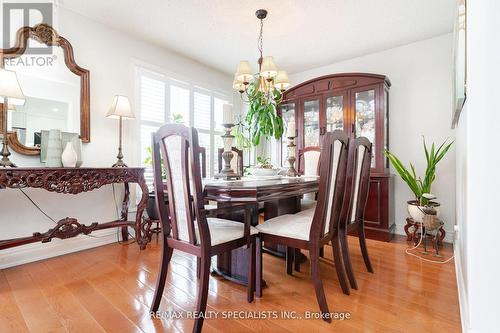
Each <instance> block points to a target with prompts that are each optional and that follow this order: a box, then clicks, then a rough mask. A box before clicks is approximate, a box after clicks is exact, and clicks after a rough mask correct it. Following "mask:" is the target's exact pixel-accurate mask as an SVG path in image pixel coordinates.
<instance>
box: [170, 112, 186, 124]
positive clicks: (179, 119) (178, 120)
mask: <svg viewBox="0 0 500 333" xmlns="http://www.w3.org/2000/svg"><path fill="white" fill-rule="evenodd" d="M172 122H173V123H175V124H184V123H185V121H184V116H183V115H182V114H181V113H172Z"/></svg>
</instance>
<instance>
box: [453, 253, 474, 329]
mask: <svg viewBox="0 0 500 333" xmlns="http://www.w3.org/2000/svg"><path fill="white" fill-rule="evenodd" d="M453 252H454V253H455V274H456V275H457V289H458V303H459V308H460V319H461V321H462V332H464V333H466V332H469V333H471V332H472V330H471V328H470V325H469V300H468V297H467V293H466V285H465V281H464V279H463V274H462V273H463V272H462V254H461V253H460V251H459V250H458V249H457V243H455V246H453Z"/></svg>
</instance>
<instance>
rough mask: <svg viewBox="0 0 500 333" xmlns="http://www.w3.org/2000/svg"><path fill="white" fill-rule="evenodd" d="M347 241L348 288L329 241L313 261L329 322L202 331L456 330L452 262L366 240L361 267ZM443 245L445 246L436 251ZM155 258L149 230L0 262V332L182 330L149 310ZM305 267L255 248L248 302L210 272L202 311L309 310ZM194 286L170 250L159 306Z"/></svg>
mask: <svg viewBox="0 0 500 333" xmlns="http://www.w3.org/2000/svg"><path fill="white" fill-rule="evenodd" d="M349 243H350V247H351V253H352V259H353V264H354V269H355V272H356V274H357V280H358V285H359V289H358V290H353V291H352V293H351V295H350V296H346V295H344V294H342V292H341V290H340V286H339V284H338V281H337V277H336V274H335V271H334V267H333V262H332V251H331V247H330V248H325V250H326V251H325V258H324V259H322V263H321V275H322V277H323V282H324V285H325V292H326V294H327V300H328V305H329V308H330V311H332V312H333V311H335V312H348V313H349V314H350V318H349V319H345V320H335V321H334V322H333V323H332V324H327V323H325V322H323V321H322V320H320V319H302V320H298V319H285V318H277V319H269V320H257V319H242V318H239V319H207V320H206V321H205V325H204V332H273V333H276V332H310V333H314V332H460V330H461V328H460V314H459V307H458V296H457V286H456V279H455V270H454V264H453V261H451V262H450V263H448V264H444V265H437V264H432V263H426V262H422V261H420V260H418V259H417V258H413V257H410V256H408V255H405V253H404V250H405V248H407V247H408V245H407V244H406V242H404V241H397V242H392V243H384V242H377V241H370V240H369V241H368V246H369V251H370V256H371V259H372V264H373V267H374V270H375V274H370V273H368V272H367V271H366V269H365V267H364V264H363V260H362V257H361V253H360V251H359V246H358V243H357V239H356V238H350V240H349ZM450 252H451V250H450V248H449V247H448V248H447V249H445V255H448V256H449V255H450ZM306 254H307V253H306ZM159 258H160V245H159V242H158V241H157V240H156V238H155V239H154V240H153V242H152V244H151V245H150V246H148V249H147V250H145V251H140V250H139V248H138V246H137V245H135V244H133V243H132V244H130V245H120V244H112V245H107V246H103V247H99V248H95V249H91V250H86V251H82V252H78V253H73V254H69V255H65V256H61V257H57V258H53V259H48V260H43V261H39V262H35V263H31V264H26V265H22V266H18V267H13V268H9V269H5V270H3V271H0V331H1V332H43V333H46V332H84V333H91V332H92V333H93V332H120V333H123V332H190V331H191V329H192V325H193V320H191V319H186V318H184V319H161V320H160V319H151V318H150V317H149V305H150V303H151V300H152V297H153V293H154V287H155V282H156V272H157V268H158V263H159ZM308 272H309V265H308V263H305V264H304V265H303V266H302V271H301V272H300V273H296V272H294V275H293V276H288V275H286V272H285V263H284V261H283V260H282V259H279V258H275V257H272V256H269V255H266V254H265V255H264V278H265V280H266V281H267V283H268V286H269V287H268V288H266V289H264V295H263V297H262V298H260V299H256V301H255V302H254V303H251V304H248V303H247V302H246V289H245V288H244V287H243V286H239V285H236V284H234V283H231V282H228V281H226V280H224V279H221V278H219V277H216V276H211V278H210V291H209V296H208V307H207V310H208V311H214V313H215V312H217V313H218V315H219V317H222V316H223V315H224V314H225V315H228V314H229V312H230V311H248V312H251V313H252V314H260V315H262V313H263V312H264V311H277V312H278V313H281V311H295V314H296V315H297V316H304V313H305V311H312V312H317V311H318V305H317V303H316V298H315V294H314V288H313V285H312V281H311V279H310V276H309V273H308ZM196 286H197V284H196V265H195V260H194V259H193V258H192V257H190V256H188V255H186V254H183V253H180V252H174V256H173V258H172V262H171V266H170V270H169V273H168V284H167V286H166V287H165V292H164V295H163V301H162V304H161V306H160V310H161V311H189V310H194V307H195V305H194V302H195V297H196V291H197V289H196ZM223 311H226V312H223ZM248 312H247V313H248ZM171 313H173V312H171ZM176 313H177V312H176ZM290 313H291V312H289V314H290ZM237 314H238V313H237Z"/></svg>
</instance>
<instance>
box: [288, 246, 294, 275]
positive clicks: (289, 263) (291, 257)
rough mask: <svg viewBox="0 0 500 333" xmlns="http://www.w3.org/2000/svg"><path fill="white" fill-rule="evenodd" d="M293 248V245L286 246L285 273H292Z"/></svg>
mask: <svg viewBox="0 0 500 333" xmlns="http://www.w3.org/2000/svg"><path fill="white" fill-rule="evenodd" d="M294 252H295V249H294V248H293V247H290V246H287V247H286V274H288V275H292V266H293V257H294Z"/></svg>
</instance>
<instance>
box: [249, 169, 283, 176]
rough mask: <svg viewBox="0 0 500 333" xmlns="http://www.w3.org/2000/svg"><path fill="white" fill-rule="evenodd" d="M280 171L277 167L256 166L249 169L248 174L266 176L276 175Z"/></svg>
mask: <svg viewBox="0 0 500 333" xmlns="http://www.w3.org/2000/svg"><path fill="white" fill-rule="evenodd" d="M278 172H280V169H279V168H272V169H270V168H269V169H268V168H256V167H253V168H251V169H250V174H251V175H252V176H257V177H268V176H276V175H277V174H278Z"/></svg>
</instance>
